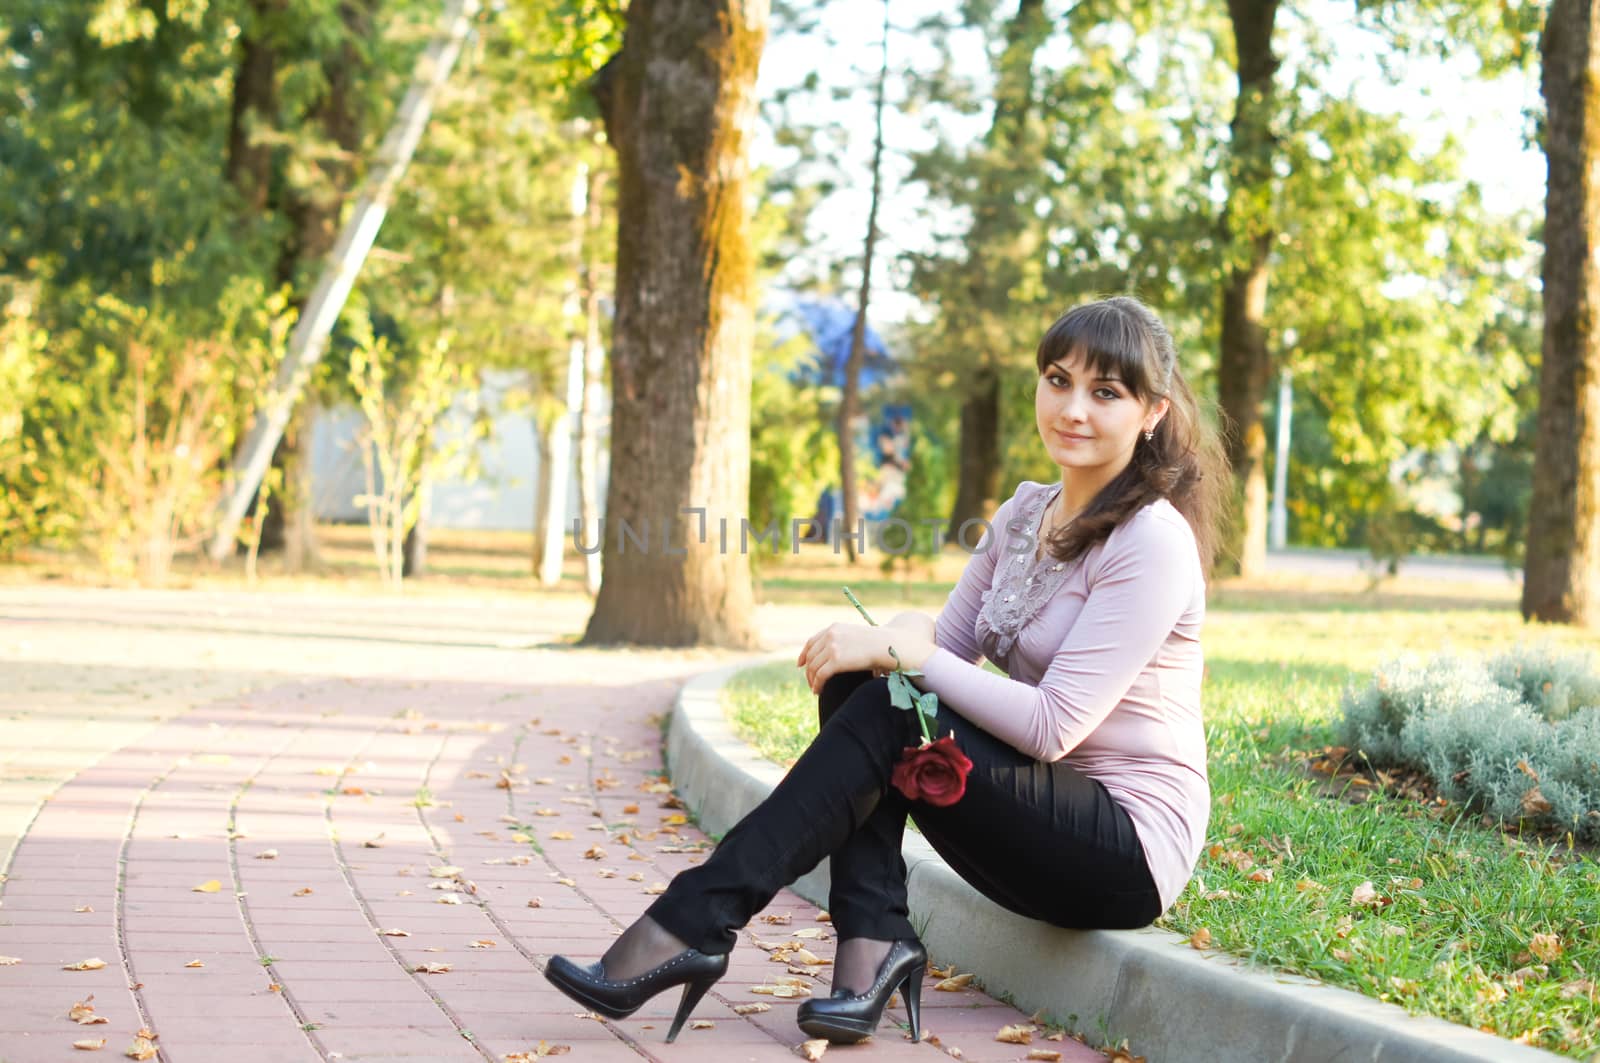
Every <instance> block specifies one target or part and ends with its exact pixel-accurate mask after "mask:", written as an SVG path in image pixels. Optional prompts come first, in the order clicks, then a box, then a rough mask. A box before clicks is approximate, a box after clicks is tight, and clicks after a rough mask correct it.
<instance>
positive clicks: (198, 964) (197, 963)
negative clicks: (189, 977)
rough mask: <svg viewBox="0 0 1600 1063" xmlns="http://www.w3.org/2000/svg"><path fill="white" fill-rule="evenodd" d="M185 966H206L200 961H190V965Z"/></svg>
mask: <svg viewBox="0 0 1600 1063" xmlns="http://www.w3.org/2000/svg"><path fill="white" fill-rule="evenodd" d="M184 966H185V967H204V966H205V964H203V963H201V962H200V961H199V960H190V961H189V962H188V963H186V964H184Z"/></svg>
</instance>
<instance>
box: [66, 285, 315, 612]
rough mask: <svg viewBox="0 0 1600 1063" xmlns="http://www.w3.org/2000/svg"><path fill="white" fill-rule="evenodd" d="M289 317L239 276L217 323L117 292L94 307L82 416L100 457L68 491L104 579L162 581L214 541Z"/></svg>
mask: <svg viewBox="0 0 1600 1063" xmlns="http://www.w3.org/2000/svg"><path fill="white" fill-rule="evenodd" d="M196 317H203V319H202V320H196ZM293 319H294V315H293V314H292V312H291V311H290V310H289V309H288V306H287V295H286V294H285V293H279V294H277V295H274V296H270V297H269V296H268V295H267V294H266V293H265V292H263V291H262V290H261V288H260V286H259V284H257V283H256V282H254V281H252V280H249V279H243V278H241V279H239V280H236V281H235V282H233V283H231V284H229V285H228V287H227V288H226V289H225V290H224V292H223V295H222V300H221V302H220V303H219V305H218V306H217V307H216V308H215V316H214V318H213V317H212V316H211V315H197V314H196V313H195V311H193V310H192V309H190V308H180V309H178V310H171V309H168V308H166V307H164V306H162V305H161V304H159V303H158V304H156V305H154V306H135V305H131V304H129V303H125V302H123V301H122V300H120V299H117V298H116V297H114V296H110V295H102V296H100V297H99V298H97V299H95V300H94V301H93V302H92V303H91V304H90V305H89V307H88V308H87V311H86V313H85V316H84V320H83V323H82V338H81V342H82V344H83V346H84V347H86V348H87V349H89V350H92V351H93V352H94V356H95V360H94V362H93V363H92V364H91V365H90V366H88V367H86V373H87V379H86V382H85V394H84V405H83V407H82V410H81V412H82V414H83V416H84V419H85V420H86V421H87V423H89V424H91V425H93V426H95V431H94V432H93V434H92V436H91V437H90V438H91V439H92V447H93V457H94V460H93V461H92V462H91V463H89V464H88V465H87V466H85V467H83V468H81V469H79V470H77V472H76V473H75V474H74V475H71V476H70V479H69V482H70V483H72V484H73V485H74V486H75V487H76V488H77V489H78V490H77V493H76V497H77V499H78V500H79V501H78V504H79V506H80V507H81V509H80V510H79V514H78V516H79V520H80V521H81V530H82V533H83V534H84V535H85V537H86V538H87V539H88V541H89V542H90V543H91V544H92V545H93V547H94V550H95V552H96V554H97V556H98V557H99V558H100V561H101V563H102V564H103V565H104V566H105V568H106V569H107V571H109V572H111V573H113V574H116V575H137V576H138V577H139V578H140V579H142V580H143V581H145V582H147V583H157V584H159V583H161V582H163V581H164V580H165V579H166V577H167V574H168V571H169V569H170V567H171V564H172V558H173V555H174V554H175V553H176V552H177V551H179V550H183V549H188V548H192V547H194V546H198V545H199V544H200V543H201V542H202V541H204V540H205V538H207V537H208V536H209V534H210V533H211V531H212V518H213V516H214V512H215V511H214V506H215V500H216V497H217V493H218V491H219V490H220V487H221V482H222V470H223V469H224V468H225V466H226V463H227V458H228V456H229V455H230V454H231V452H232V449H233V445H234V443H235V437H236V433H237V430H238V427H239V426H241V425H244V424H248V423H249V421H250V419H251V418H252V417H253V416H254V414H255V412H256V409H257V406H258V404H259V403H260V402H261V401H262V399H263V398H265V396H266V395H267V394H268V393H269V386H268V385H269V382H270V380H271V379H272V374H273V372H274V371H275V370H276V368H277V366H278V363H279V362H280V361H281V359H282V357H283V353H284V351H285V349H286V346H287V341H288V333H289V328H290V325H291V323H292V322H293ZM207 326H209V331H202V330H203V329H206V328H207Z"/></svg>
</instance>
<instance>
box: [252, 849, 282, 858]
mask: <svg viewBox="0 0 1600 1063" xmlns="http://www.w3.org/2000/svg"><path fill="white" fill-rule="evenodd" d="M277 858H278V850H276V849H263V850H261V851H260V852H259V853H257V854H256V859H257V860H276V859H277Z"/></svg>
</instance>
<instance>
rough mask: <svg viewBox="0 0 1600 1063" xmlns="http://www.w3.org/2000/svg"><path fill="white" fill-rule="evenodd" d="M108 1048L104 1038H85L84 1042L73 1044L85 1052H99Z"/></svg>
mask: <svg viewBox="0 0 1600 1063" xmlns="http://www.w3.org/2000/svg"><path fill="white" fill-rule="evenodd" d="M105 1046H106V1039H105V1038H104V1037H94V1038H88V1037H86V1038H84V1039H83V1040H82V1041H74V1042H72V1047H73V1048H76V1049H78V1050H80V1051H83V1052H98V1051H100V1049H102V1048H104V1047H105Z"/></svg>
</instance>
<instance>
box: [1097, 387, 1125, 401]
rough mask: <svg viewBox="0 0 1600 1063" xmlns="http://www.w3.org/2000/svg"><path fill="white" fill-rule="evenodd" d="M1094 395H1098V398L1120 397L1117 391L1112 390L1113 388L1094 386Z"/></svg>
mask: <svg viewBox="0 0 1600 1063" xmlns="http://www.w3.org/2000/svg"><path fill="white" fill-rule="evenodd" d="M1095 395H1096V396H1097V397H1099V398H1102V399H1115V398H1121V396H1120V395H1118V394H1117V393H1116V391H1114V390H1113V389H1111V388H1096V389H1095Z"/></svg>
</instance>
